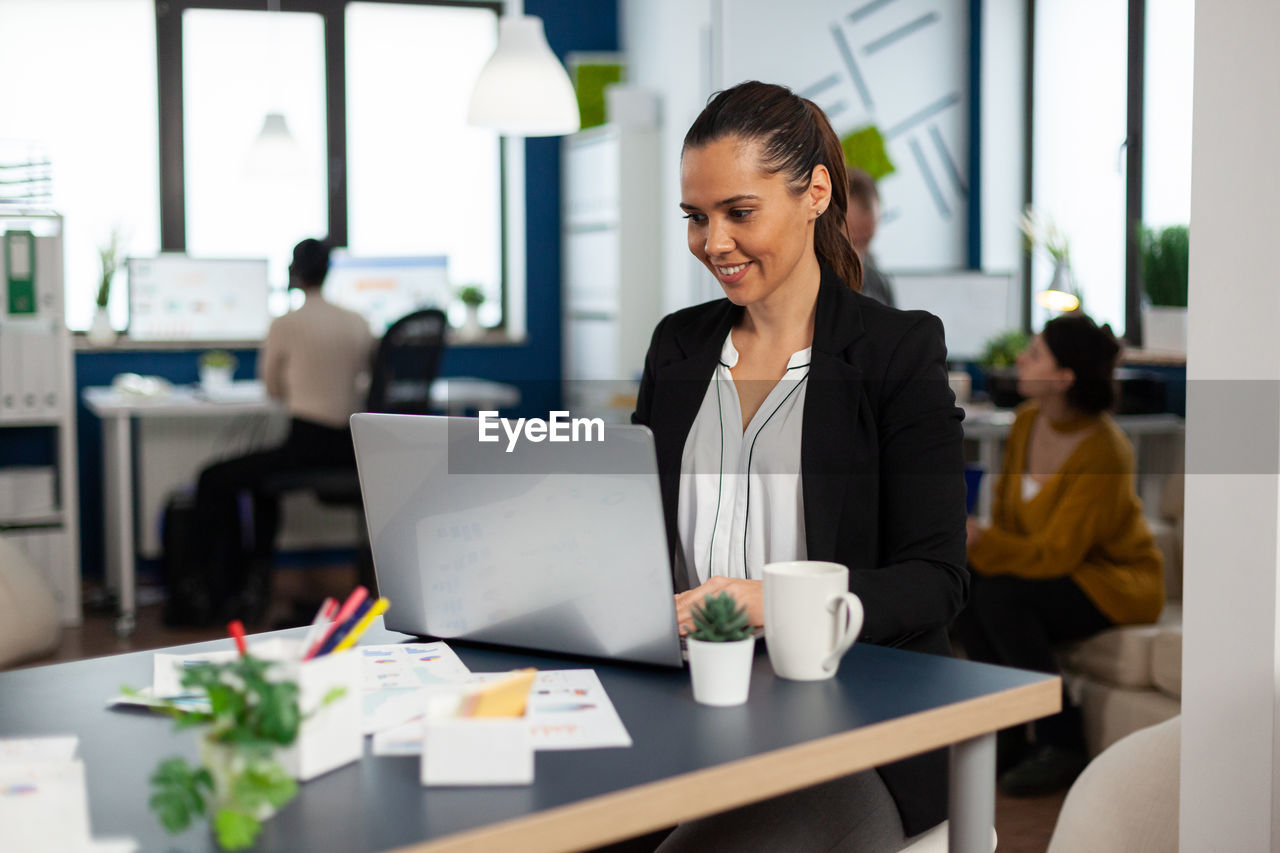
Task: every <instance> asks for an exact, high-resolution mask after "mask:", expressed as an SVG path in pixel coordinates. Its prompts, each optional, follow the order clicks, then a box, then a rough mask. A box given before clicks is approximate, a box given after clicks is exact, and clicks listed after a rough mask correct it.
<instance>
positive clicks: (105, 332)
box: [85, 306, 116, 347]
mask: <svg viewBox="0 0 1280 853" xmlns="http://www.w3.org/2000/svg"><path fill="white" fill-rule="evenodd" d="M85 338H86V339H88V341H89V343H91V344H93V345H94V346H95V347H109V346H111V345H112V344H114V343H115V342H116V330H115V329H113V328H111V317H110V316H109V315H108V314H107V309H106V308H103V307H101V306H99V307H98V309H97V310H96V311H94V312H93V320H92V322H90V323H89V331H88V332H86V333H85Z"/></svg>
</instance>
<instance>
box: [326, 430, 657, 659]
mask: <svg viewBox="0 0 1280 853" xmlns="http://www.w3.org/2000/svg"><path fill="white" fill-rule="evenodd" d="M509 425H512V424H510V423H509ZM562 426H565V425H564V424H562ZM482 429H486V430H487V431H486V435H487V437H488V439H489V440H486V441H482V440H481V430H482ZM562 432H564V433H565V434H566V435H569V432H568V430H567V429H566V430H562ZM351 433H352V437H353V439H354V441H355V450H356V463H357V466H358V468H359V472H360V489H361V492H362V493H363V496H364V508H365V517H366V520H367V522H368V529H369V540H370V543H371V545H372V547H373V564H374V573H375V575H376V577H377V580H378V590H379V592H380V594H382V595H383V596H385V597H387V598H388V599H390V600H391V607H390V609H389V610H388V611H387V614H386V616H385V617H384V621H385V624H386V627H387V628H389V629H391V630H393V631H401V632H403V633H406V634H414V635H419V636H432V637H440V638H443V639H451V638H459V639H468V640H477V641H481V642H486V643H497V644H501V645H507V646H517V647H521V648H528V649H539V650H544V651H552V652H565V653H569V654H574V655H584V656H589V657H599V658H608V659H611V660H620V661H633V662H637V663H649V664H660V665H668V666H680V665H681V663H682V661H681V647H680V639H679V634H678V630H677V625H676V616H675V607H674V604H673V598H672V596H673V591H672V584H671V567H670V561H669V557H668V554H667V544H666V541H667V540H666V531H665V527H664V523H663V517H662V500H661V495H660V492H659V488H658V473H657V457H656V455H655V453H654V446H653V435H652V434H651V433H650V432H649V430H648V429H647V428H646V427H640V426H610V425H599V424H597V428H596V429H592V428H591V427H587V428H586V429H584V430H581V431H579V432H578V433H577V438H578V439H579V440H565V441H550V440H546V439H547V438H548V437H547V436H545V435H544V436H543V440H534V438H533V437H531V436H530V434H529V433H524V434H522V435H520V436H517V437H516V438H514V439H513V438H512V436H511V435H509V434H508V433H507V432H506V431H505V430H504V429H503V428H501V426H500V425H499V424H498V423H496V422H495V421H494V420H493V419H491V420H490V421H489V422H488V423H487V424H486V423H485V422H483V421H481V420H480V419H477V418H453V417H433V416H422V415H384V414H372V413H362V414H356V415H353V416H352V418H351ZM587 439H595V440H587Z"/></svg>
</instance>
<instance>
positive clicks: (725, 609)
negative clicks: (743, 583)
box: [688, 592, 756, 707]
mask: <svg viewBox="0 0 1280 853" xmlns="http://www.w3.org/2000/svg"><path fill="white" fill-rule="evenodd" d="M693 627H694V631H693V633H691V634H690V635H689V637H688V644H689V675H690V678H691V679H692V680H693V698H694V699H695V700H696V701H698V702H700V703H701V704H703V705H718V706H722V707H723V706H729V705H741V704H742V703H743V702H746V701H747V692H748V691H749V690H750V689H751V663H752V660H753V659H754V658H755V644H756V638H755V636H754V635H753V634H752V633H751V624H750V622H749V621H748V619H747V611H746V609H745V608H743V606H742V605H740V604H739V603H738V602H737V600H736V599H735V598H734V597H733V596H732V595H730V594H729V593H727V592H723V593H720V594H719V595H708V596H707V597H706V598H704V599H702V601H701V602H700V603H699V604H695V605H694V606H693Z"/></svg>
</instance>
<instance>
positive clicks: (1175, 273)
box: [1139, 225, 1191, 352]
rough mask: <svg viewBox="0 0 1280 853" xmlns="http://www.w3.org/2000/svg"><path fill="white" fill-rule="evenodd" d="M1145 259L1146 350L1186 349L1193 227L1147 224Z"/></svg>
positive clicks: (1143, 241)
mask: <svg viewBox="0 0 1280 853" xmlns="http://www.w3.org/2000/svg"><path fill="white" fill-rule="evenodd" d="M1139 246H1140V248H1141V255H1142V257H1141V260H1142V290H1143V292H1144V294H1145V296H1146V298H1145V299H1144V300H1143V305H1142V343H1143V346H1144V347H1146V348H1147V349H1154V350H1169V351H1173V352H1186V351H1187V284H1188V271H1189V262H1190V257H1191V240H1190V229H1188V227H1187V226H1185V225H1172V226H1170V227H1168V228H1163V229H1161V230H1159V231H1156V230H1153V229H1151V228H1146V227H1144V228H1143V229H1142V232H1141V238H1140V240H1139Z"/></svg>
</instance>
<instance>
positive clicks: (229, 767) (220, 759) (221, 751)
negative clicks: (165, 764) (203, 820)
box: [200, 736, 276, 820]
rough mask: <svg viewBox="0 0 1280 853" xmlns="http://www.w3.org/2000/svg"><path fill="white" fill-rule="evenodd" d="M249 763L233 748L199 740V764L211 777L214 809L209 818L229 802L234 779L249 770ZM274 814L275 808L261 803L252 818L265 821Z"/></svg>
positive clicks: (248, 760) (243, 755)
mask: <svg viewBox="0 0 1280 853" xmlns="http://www.w3.org/2000/svg"><path fill="white" fill-rule="evenodd" d="M249 762H250V759H249V758H248V757H247V756H246V755H245V754H244V753H243V752H242V751H241V750H238V749H236V748H235V747H233V746H228V745H227V744H223V743H219V742H217V741H215V740H213V739H212V738H210V737H208V736H205V737H202V738H200V763H201V765H203V766H204V768H205V769H206V770H208V771H209V775H210V776H212V777H213V799H214V807H213V808H212V809H211V810H210V818H212V816H213V814H216V812H217V809H218V805H220V804H222V803H227V802H230V801H231V799H232V790H231V789H232V787H233V786H234V784H235V779H236V777H237V776H239V775H240V774H242V773H244V771H245V770H247V769H248V768H249ZM275 813H276V808H275V806H273V805H271V804H270V803H262V804H261V805H260V806H258V809H257V811H256V812H255V813H254V817H256V818H257V819H258V820H266V819H267V818H269V817H271V816H272V815H274V814H275Z"/></svg>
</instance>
